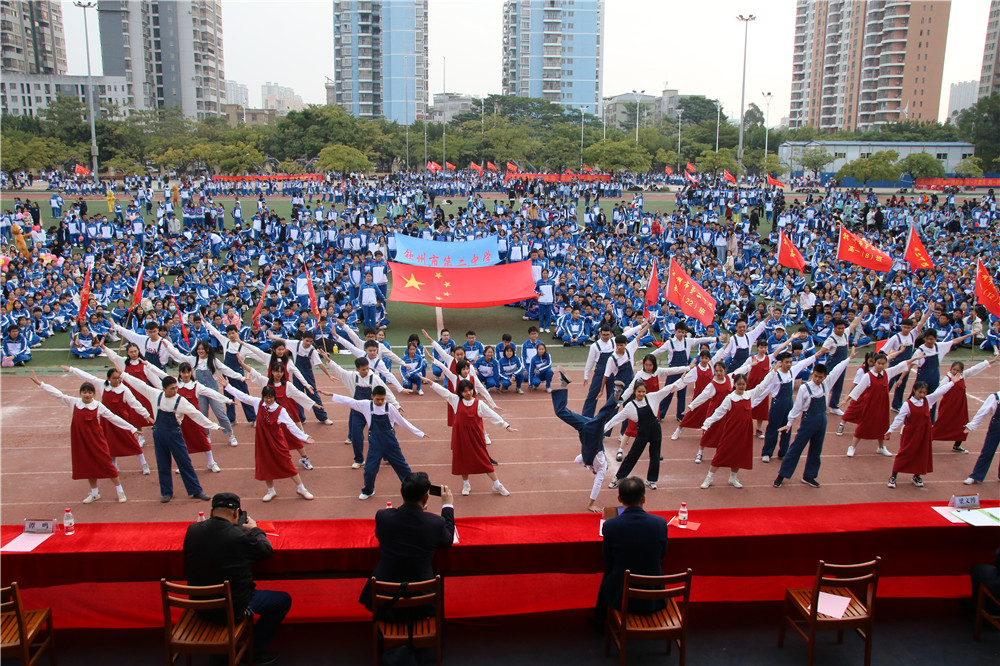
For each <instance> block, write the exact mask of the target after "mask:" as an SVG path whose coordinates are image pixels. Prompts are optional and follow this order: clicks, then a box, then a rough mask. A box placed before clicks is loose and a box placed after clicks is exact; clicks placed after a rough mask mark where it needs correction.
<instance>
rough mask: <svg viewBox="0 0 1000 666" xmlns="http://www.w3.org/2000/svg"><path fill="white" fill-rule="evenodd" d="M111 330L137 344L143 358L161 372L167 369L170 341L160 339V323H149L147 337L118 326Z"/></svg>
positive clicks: (115, 325)
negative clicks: (167, 343)
mask: <svg viewBox="0 0 1000 666" xmlns="http://www.w3.org/2000/svg"><path fill="white" fill-rule="evenodd" d="M111 328H112V329H114V330H115V331H116V332H117V333H118V334H119V335H121V336H122V337H123V338H125V339H126V340H128V341H129V342H131V343H133V344H135V345H136V346H137V348H138V349H139V355H140V356H141V357H143V358H144V359H146V360H147V361H149V362H150V363H152V364H153V365H155V366H156V367H157V368H159V369H161V370H162V369H163V368H165V367H167V363H169V362H170V353H169V352H168V351H167V345H166V344H165V343H166V342H168V340H167V339H166V338H163V337H160V325H159V324H158V323H156V322H155V321H150V322H147V323H146V334H145V335H142V334H141V333H136V332H135V331H130V330H129V329H127V328H125V327H124V326H119V325H118V324H112V325H111Z"/></svg>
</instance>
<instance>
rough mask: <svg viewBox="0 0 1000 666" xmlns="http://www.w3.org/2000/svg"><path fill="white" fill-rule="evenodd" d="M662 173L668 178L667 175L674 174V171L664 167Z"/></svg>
mask: <svg viewBox="0 0 1000 666" xmlns="http://www.w3.org/2000/svg"><path fill="white" fill-rule="evenodd" d="M663 173H665V174H667V175H668V176H669V175H672V174H673V173H674V170H673V169H671V168H670V167H668V166H665V167H663Z"/></svg>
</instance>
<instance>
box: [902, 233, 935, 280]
mask: <svg viewBox="0 0 1000 666" xmlns="http://www.w3.org/2000/svg"><path fill="white" fill-rule="evenodd" d="M903 258H904V259H906V261H908V262H909V263H910V268H912V269H913V270H917V269H920V268H930V269H932V270H933V269H934V262H933V261H931V256H930V255H929V254H927V248H925V247H924V244H923V243H922V242H921V241H920V236H917V232H916V230H915V229H914V228H913V227H912V226H911V227H910V233H908V234H907V235H906V252H904V253H903Z"/></svg>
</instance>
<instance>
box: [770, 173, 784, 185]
mask: <svg viewBox="0 0 1000 666" xmlns="http://www.w3.org/2000/svg"><path fill="white" fill-rule="evenodd" d="M767 184H768V185H771V186H773V187H785V184H784V183H783V182H781V181H780V180H778V179H777V178H771V174H767Z"/></svg>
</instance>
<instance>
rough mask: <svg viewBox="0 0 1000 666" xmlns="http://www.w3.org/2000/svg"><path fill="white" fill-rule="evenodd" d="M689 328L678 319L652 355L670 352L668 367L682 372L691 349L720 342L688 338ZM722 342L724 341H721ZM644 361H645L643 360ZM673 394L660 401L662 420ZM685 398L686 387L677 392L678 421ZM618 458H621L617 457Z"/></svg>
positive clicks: (713, 338) (708, 338)
mask: <svg viewBox="0 0 1000 666" xmlns="http://www.w3.org/2000/svg"><path fill="white" fill-rule="evenodd" d="M690 332H691V329H690V328H688V325H687V324H685V323H684V322H682V321H680V322H677V324H676V325H675V326H674V334H673V335H672V336H670V337H669V338H667V339H665V340H664V341H663V344H662V345H660V346H659V347H658V348H657V349H654V350H653V353H652V355H653V356H654V357H655V356H659V355H660V354H666V353H667V352H670V358H669V360H668V361H667V362H668V364H669V367H671V368H683V372H687V369H688V366H689V365H690V363H691V350H693V349H697V348H698V347H699V346H700V345H702V344H710V343H713V342H720V339H719V338H716V337H705V338H689V337H688V333H690ZM722 342H724V341H722ZM647 358H648V357H647ZM643 363H645V361H643ZM647 388H648V389H650V390H651V391H656V390H658V389H659V387H656V388H652V387H649V386H648V385H647ZM626 391H627V389H626ZM673 397H674V396H673V394H672V393H671V394H670V395H668V396H667V398H666V400H664V401H663V402H662V403H660V409H661V410H662V411H661V412H660V413H659V414H658V415H657V416H658V418H659V419H660V420H661V421H662V420H663V417H664V416H665V415H666V413H667V410H668V409H670V401H671V400H672V399H673ZM686 398H687V387H686V386H685V388H682V389H681V390H679V391H678V392H677V420H678V421H680V420H681V419H682V418H683V417H684V407H685V404H684V401H685V399H686ZM618 460H621V458H619V459H618Z"/></svg>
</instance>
